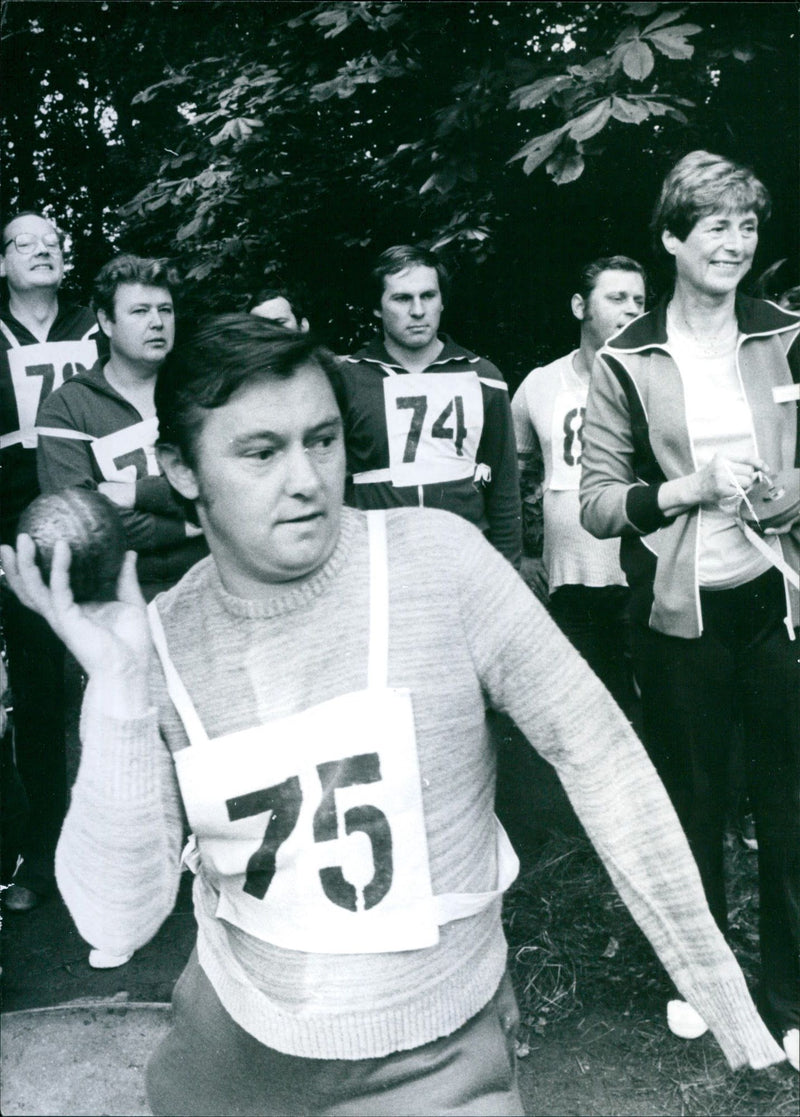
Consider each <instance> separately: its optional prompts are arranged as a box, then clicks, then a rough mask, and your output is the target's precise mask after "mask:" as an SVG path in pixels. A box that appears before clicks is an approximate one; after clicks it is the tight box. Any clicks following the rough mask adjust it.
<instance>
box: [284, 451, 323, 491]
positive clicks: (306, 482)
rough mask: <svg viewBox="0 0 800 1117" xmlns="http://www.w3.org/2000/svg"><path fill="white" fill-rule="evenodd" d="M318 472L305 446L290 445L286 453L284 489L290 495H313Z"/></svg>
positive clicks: (317, 485) (317, 480)
mask: <svg viewBox="0 0 800 1117" xmlns="http://www.w3.org/2000/svg"><path fill="white" fill-rule="evenodd" d="M318 488H319V474H318V473H317V470H316V467H315V466H314V463H313V461H312V459H311V455H310V454H309V453H308V450H307V449H306V447H305V446H300V445H298V446H292V447H290V448H289V450H288V451H287V454H286V490H287V492H288V493H289V494H290V495H291V496H304V497H309V496H313V495H314V493H316V491H317V489H318Z"/></svg>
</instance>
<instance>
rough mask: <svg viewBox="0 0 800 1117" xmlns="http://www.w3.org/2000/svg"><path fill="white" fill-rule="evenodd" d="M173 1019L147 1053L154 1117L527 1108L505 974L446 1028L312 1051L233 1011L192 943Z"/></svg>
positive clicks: (402, 1114) (509, 1111) (400, 1116)
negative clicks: (376, 1052) (349, 1052)
mask: <svg viewBox="0 0 800 1117" xmlns="http://www.w3.org/2000/svg"><path fill="white" fill-rule="evenodd" d="M172 1007H173V1026H172V1029H171V1030H170V1031H169V1032H168V1033H167V1035H166V1037H165V1038H164V1039H163V1040H162V1042H161V1044H160V1045H159V1047H158V1048H157V1049H156V1051H155V1052H154V1054H153V1056H152V1057H151V1059H150V1062H149V1064H148V1068H147V1093H148V1101H149V1103H150V1107H151V1109H152V1111H153V1113H154V1114H155V1115H156V1117H159V1115H163V1117H182V1115H189V1114H191V1115H192V1117H202V1115H206V1114H207V1115H209V1117H211V1115H213V1117H228V1115H234V1114H235V1115H237V1117H239V1115H245V1114H247V1115H250V1114H252V1115H257V1117H270V1115H273V1114H274V1115H276V1117H278V1115H280V1117H293V1115H297V1117H319V1115H322V1117H345V1115H347V1117H351V1115H354V1117H355V1115H363V1117H378V1115H383V1114H394V1115H397V1117H412V1115H417V1114H419V1115H420V1117H422V1115H425V1117H433V1115H435V1114H464V1115H468V1114H469V1115H471V1114H475V1115H478V1114H480V1115H485V1117H489V1115H496V1117H505V1115H520V1114H523V1113H524V1109H523V1107H522V1101H521V1098H520V1095H519V1092H518V1089H517V1083H516V1065H515V1054H514V1043H513V1039H514V1032H515V1030H516V1026H517V1023H518V1021H519V1013H518V1010H517V1006H516V1000H515V998H514V992H513V990H512V988H511V982H510V979H509V977H508V975H507V974H506V975H505V976H504V978H503V980H502V982H501V984H500V987H499V988H498V990H497V993H496V994H495V996H494V997H493V999H492V1000H491V1001H490V1002H489V1003H488V1004H487V1005H486V1006H485V1008H483V1009H482V1010H481V1011H480V1012H479V1013H477V1014H476V1015H475V1016H474V1017H473V1018H472V1019H471V1020H469V1021H467V1023H466V1024H464V1025H463V1026H462V1027H461V1028H459V1029H458V1030H457V1031H456V1032H454V1033H453V1034H452V1035H449V1036H443V1037H442V1038H441V1039H437V1040H434V1041H433V1042H432V1043H427V1044H425V1045H423V1046H422V1047H416V1048H413V1049H411V1050H409V1051H397V1052H394V1053H392V1054H390V1055H387V1056H384V1057H382V1058H376V1059H359V1060H352V1061H351V1060H339V1059H306V1058H299V1057H297V1056H295V1055H285V1054H283V1053H281V1052H280V1051H275V1050H273V1049H272V1048H270V1047H266V1046H265V1045H264V1044H262V1043H260V1042H259V1041H258V1040H257V1039H255V1038H254V1037H253V1036H251V1035H250V1034H249V1033H248V1032H246V1031H244V1029H242V1028H240V1027H239V1025H238V1024H237V1023H236V1022H235V1021H234V1020H232V1019H231V1017H230V1016H229V1015H228V1013H227V1012H226V1010H225V1009H224V1008H223V1006H222V1005H221V1003H220V1001H219V998H218V997H217V995H216V993H215V992H214V989H213V987H212V985H211V983H210V982H209V980H208V978H207V977H206V975H205V973H204V972H203V969H202V967H201V966H200V964H199V962H198V960H197V951H196V950H195V951H193V953H192V955H191V957H190V959H189V962H188V963H187V965H186V968H185V970H184V971H183V973H182V975H181V977H180V978H179V979H178V982H177V984H176V986H175V991H174V993H173V998H172Z"/></svg>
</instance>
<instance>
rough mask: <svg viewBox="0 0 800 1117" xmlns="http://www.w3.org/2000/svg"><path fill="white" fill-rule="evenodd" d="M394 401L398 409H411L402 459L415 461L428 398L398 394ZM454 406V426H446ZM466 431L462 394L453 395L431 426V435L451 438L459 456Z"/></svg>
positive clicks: (461, 452)
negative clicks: (409, 424) (411, 413)
mask: <svg viewBox="0 0 800 1117" xmlns="http://www.w3.org/2000/svg"><path fill="white" fill-rule="evenodd" d="M395 402H396V403H397V408H398V411H403V410H411V411H413V415H412V416H411V426H410V427H409V428H408V438H407V439H406V448H405V450H404V451H403V461H404V462H413V461H416V457H417V448H418V447H419V440H420V437H421V436H422V424H423V423H424V422H425V415H426V413H427V411H428V399H427V396H398V397H397V399H396V401H395ZM454 408H455V413H456V425H455V428H453V427H448V426H447V422H448V420H449V419H450V416H451V415H452V414H453V409H454ZM467 433H468V432H467V428H466V424H465V423H464V398H463V396H454V397H453V399H451V400H450V402H449V403H448V404H447V407H445V409H444V411H442V413H441V415H440V416H439V418H438V419H437V420H436V422H435V423H434V424H433V426H432V427H431V435H432V436H433V437H434V438H449V439H451V440H452V442H453V445H454V446H455V449H456V453H457V454H458V455H459V457H460V456H461V455H462V454H463V450H462V447H463V445H464V439H465V438H466V437H467Z"/></svg>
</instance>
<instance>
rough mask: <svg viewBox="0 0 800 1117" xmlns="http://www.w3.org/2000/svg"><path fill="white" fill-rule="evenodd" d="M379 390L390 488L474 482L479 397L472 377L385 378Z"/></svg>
mask: <svg viewBox="0 0 800 1117" xmlns="http://www.w3.org/2000/svg"><path fill="white" fill-rule="evenodd" d="M383 391H384V405H385V407H386V429H387V432H388V437H389V471H390V474H391V481H392V484H393V485H396V486H406V485H428V484H435V483H442V482H445V481H458V480H461V479H463V478H465V477H472V475H473V474H474V472H475V458H476V455H477V452H478V444H479V442H480V438H481V433H482V431H483V393H482V392H481V385H480V380H479V379H478V377H477V376H476V374H475V373H474V372H453V373H442V374H437V373H430V372H415V373H407V374H404V375H400V376H387V377H386V379H385V380H384V382H383Z"/></svg>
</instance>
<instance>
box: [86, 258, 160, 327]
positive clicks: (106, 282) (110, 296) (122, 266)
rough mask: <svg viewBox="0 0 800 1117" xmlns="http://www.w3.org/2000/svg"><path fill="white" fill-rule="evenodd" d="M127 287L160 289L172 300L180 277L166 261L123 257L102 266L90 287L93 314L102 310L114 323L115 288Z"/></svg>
mask: <svg viewBox="0 0 800 1117" xmlns="http://www.w3.org/2000/svg"><path fill="white" fill-rule="evenodd" d="M126 283H141V284H142V285H143V286H145V287H163V288H164V289H165V290H167V291H169V292H170V294H171V295H172V296H173V298H175V297H176V296H177V294H178V289H179V287H180V277H179V275H178V272H177V270H176V269H175V268H173V267H172V266H171V265H170V264H168V263H167V261H166V260H154V259H150V258H148V257H144V256H131V255H129V254H127V253H124V254H123V255H121V256H115V257H114V258H113V260H109V261H108V263H107V264H104V265H103V267H102V268H101V269H100V271H99V272H98V273H97V275H96V276H95V279H94V283H93V284H92V310H93V311H94V312H95V314H97V312H98V310H102V311H103V313H104V314H105V315H106V317H108V318H110V319H111V321H112V322H113V321H114V298H115V296H116V293H117V288H118V287H122V286H123V285H124V284H126Z"/></svg>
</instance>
